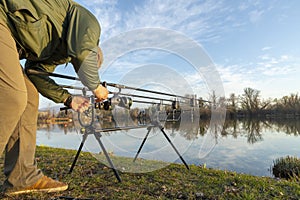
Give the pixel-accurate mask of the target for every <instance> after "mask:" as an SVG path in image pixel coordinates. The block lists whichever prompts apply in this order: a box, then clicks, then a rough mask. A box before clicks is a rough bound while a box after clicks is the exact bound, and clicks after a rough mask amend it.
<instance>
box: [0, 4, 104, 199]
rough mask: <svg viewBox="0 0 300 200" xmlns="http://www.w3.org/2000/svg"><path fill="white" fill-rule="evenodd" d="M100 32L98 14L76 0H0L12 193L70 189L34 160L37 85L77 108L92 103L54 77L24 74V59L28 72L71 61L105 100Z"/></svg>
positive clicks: (2, 141) (4, 140)
mask: <svg viewBox="0 0 300 200" xmlns="http://www.w3.org/2000/svg"><path fill="white" fill-rule="evenodd" d="M99 37H100V25H99V23H98V22H97V20H96V18H95V17H94V16H93V15H92V14H91V13H90V12H89V11H87V10H86V9H85V8H83V7H82V6H80V5H78V4H77V3H75V2H73V1H72V0H59V1H57V0H47V1H46V0H0V91H1V93H0V111H1V118H0V153H2V152H4V151H5V163H4V174H5V176H6V180H5V182H4V185H3V188H4V191H5V192H6V193H7V194H21V193H27V192H34V191H45V192H56V191H63V190H66V189H67V188H68V185H67V184H65V183H62V182H59V181H55V180H53V179H51V178H48V177H46V176H45V175H43V173H42V172H41V170H39V169H38V168H37V164H36V162H35V145H36V143H35V142H36V128H37V127H36V122H37V113H38V93H37V91H36V88H37V90H38V91H39V92H40V93H41V94H42V95H44V96H46V97H47V98H49V99H51V100H53V101H54V102H56V103H64V104H65V105H67V106H69V107H71V108H72V109H74V110H75V111H80V112H82V111H84V110H85V109H86V108H87V107H88V105H89V101H88V100H87V99H85V98H84V97H80V96H73V97H72V95H70V94H69V92H68V91H66V90H64V89H63V88H61V87H60V86H58V85H57V84H56V83H55V82H54V81H53V80H51V79H50V78H49V77H45V76H38V75H30V74H27V76H26V75H24V73H23V69H22V67H21V66H20V63H19V59H26V64H25V71H26V69H36V70H42V71H47V72H53V71H54V69H55V67H56V66H57V65H59V64H63V63H68V62H70V63H72V65H73V67H74V69H75V71H76V72H77V74H78V76H79V78H80V79H81V81H82V83H83V84H84V85H85V86H87V87H88V88H89V89H90V90H91V91H93V93H94V94H95V96H96V97H97V98H98V99H100V100H103V99H106V98H107V95H108V91H107V89H106V88H104V87H102V86H101V85H100V80H99V75H98V67H100V65H101V62H102V54H101V50H100V48H99V47H98V43H99ZM28 78H29V79H30V80H31V81H29V79H28ZM31 82H32V83H33V84H34V85H35V87H36V88H35V87H34V86H33V84H32V83H31Z"/></svg>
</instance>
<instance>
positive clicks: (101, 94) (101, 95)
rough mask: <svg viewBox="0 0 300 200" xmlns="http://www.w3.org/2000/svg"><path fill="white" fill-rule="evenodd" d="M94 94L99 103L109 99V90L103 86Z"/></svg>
mask: <svg viewBox="0 0 300 200" xmlns="http://www.w3.org/2000/svg"><path fill="white" fill-rule="evenodd" d="M93 92H94V95H95V96H96V98H97V101H103V100H105V99H107V97H108V90H107V89H106V87H104V86H102V85H99V86H98V87H97V88H96V89H95V90H94V91H93Z"/></svg>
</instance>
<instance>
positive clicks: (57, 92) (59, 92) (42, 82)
mask: <svg viewBox="0 0 300 200" xmlns="http://www.w3.org/2000/svg"><path fill="white" fill-rule="evenodd" d="M55 68H56V66H55V65H47V64H42V63H37V62H33V61H27V62H26V64H25V69H34V70H40V71H45V72H53V71H54V69H55ZM27 76H28V78H29V79H30V80H31V82H32V83H33V84H34V85H35V87H36V88H37V90H38V91H39V93H40V94H41V95H43V96H44V97H46V98H48V99H50V100H52V101H54V102H55V103H64V101H65V100H66V99H67V98H68V97H69V96H70V95H71V94H70V93H69V92H68V90H66V89H64V88H62V87H61V86H59V85H58V84H56V83H55V81H54V80H52V79H51V78H50V77H48V76H43V75H31V74H27Z"/></svg>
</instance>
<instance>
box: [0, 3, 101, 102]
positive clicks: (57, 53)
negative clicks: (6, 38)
mask: <svg viewBox="0 0 300 200" xmlns="http://www.w3.org/2000/svg"><path fill="white" fill-rule="evenodd" d="M0 21H2V22H4V23H6V24H7V26H8V28H9V29H10V30H11V32H12V34H13V37H14V39H15V41H16V44H17V48H18V51H19V55H20V59H23V58H25V59H26V64H25V69H37V70H43V71H47V72H53V71H54V69H55V68H56V66H57V65H59V64H64V63H68V62H71V63H72V65H73V66H74V69H75V71H76V73H77V74H78V76H79V78H80V80H81V81H82V83H83V84H84V85H85V86H87V87H88V88H89V89H90V90H94V89H96V88H97V86H98V85H99V83H100V80H99V75H98V68H97V50H98V48H97V47H98V44H99V37H100V31H101V29H100V25H99V23H98V21H97V19H96V18H95V17H94V16H93V15H92V14H91V13H90V12H89V11H88V10H86V9H85V8H83V7H82V6H80V5H79V4H77V3H75V2H73V1H71V0H0ZM28 76H29V78H30V79H31V81H32V82H33V83H34V85H35V86H36V87H37V89H38V91H39V92H40V93H41V94H42V95H43V96H46V97H47V98H49V99H51V100H53V101H54V102H57V103H62V102H63V101H64V100H65V99H66V98H67V97H68V96H69V95H70V94H69V93H68V91H67V90H64V89H63V88H61V87H60V86H58V85H57V84H56V83H55V82H54V81H53V80H52V79H50V78H49V77H45V76H37V75H28Z"/></svg>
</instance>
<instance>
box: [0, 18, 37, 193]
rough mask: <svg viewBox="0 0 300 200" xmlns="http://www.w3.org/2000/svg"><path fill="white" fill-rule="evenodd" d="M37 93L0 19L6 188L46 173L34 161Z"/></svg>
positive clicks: (0, 148)
mask: <svg viewBox="0 0 300 200" xmlns="http://www.w3.org/2000/svg"><path fill="white" fill-rule="evenodd" d="M37 114H38V92H37V90H36V89H35V87H34V86H33V84H32V83H31V82H30V81H29V79H27V77H25V75H24V74H23V70H22V67H21V66H20V62H19V56H18V52H17V49H16V43H15V41H14V39H13V38H12V36H11V32H10V30H9V29H8V28H7V26H6V25H4V23H2V22H1V21H0V155H2V153H3V152H5V161H4V174H5V176H6V180H5V182H4V188H6V187H26V186H29V185H32V184H34V183H35V182H36V181H37V180H38V179H39V178H41V177H42V176H43V174H42V172H41V171H40V170H39V169H38V168H37V164H36V162H35V148H36V128H37Z"/></svg>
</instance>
